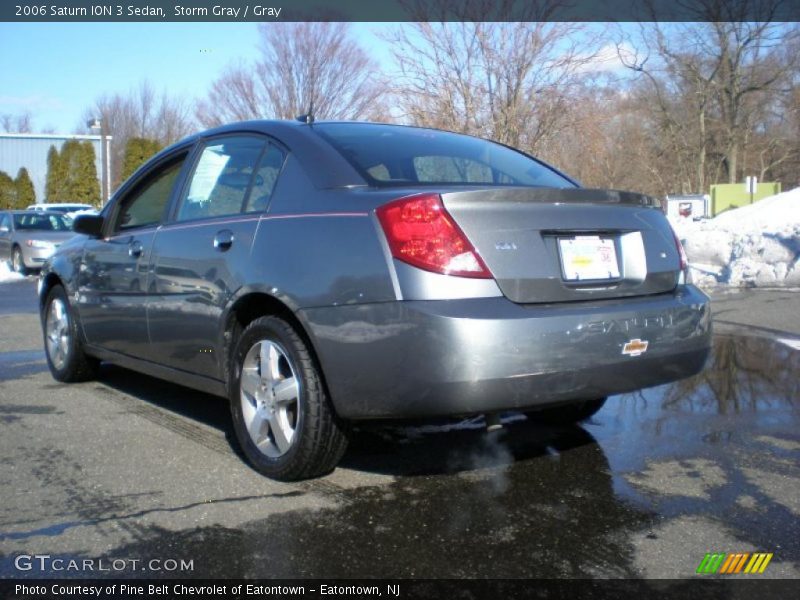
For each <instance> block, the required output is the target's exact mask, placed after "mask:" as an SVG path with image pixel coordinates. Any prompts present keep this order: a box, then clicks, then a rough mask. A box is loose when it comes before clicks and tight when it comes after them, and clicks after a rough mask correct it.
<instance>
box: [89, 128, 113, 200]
mask: <svg viewBox="0 0 800 600" xmlns="http://www.w3.org/2000/svg"><path fill="white" fill-rule="evenodd" d="M86 126H87V127H88V128H89V129H95V130H97V129H99V130H100V164H101V169H100V171H101V176H100V179H101V183H100V186H101V187H100V190H101V192H100V202H101V203H102V204H103V205H105V204H106V203H107V202H108V199H109V197H110V196H111V176H110V171H111V169H110V167H111V165H110V157H109V151H108V150H109V149H108V141H109V139H110V138H109V136H108V135H107V134H108V132H107V131H106V123H105V120H103V119H102V118H97V119H90V120H89V121H87V122H86Z"/></svg>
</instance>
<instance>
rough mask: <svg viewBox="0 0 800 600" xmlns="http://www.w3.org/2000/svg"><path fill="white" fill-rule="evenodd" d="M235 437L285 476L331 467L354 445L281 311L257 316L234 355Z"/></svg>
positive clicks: (273, 472)
mask: <svg viewBox="0 0 800 600" xmlns="http://www.w3.org/2000/svg"><path fill="white" fill-rule="evenodd" d="M231 360H232V364H231V370H230V373H231V382H230V389H229V396H230V405H231V416H232V418H233V427H234V431H235V432H236V438H237V440H238V442H239V445H240V447H241V448H242V451H243V452H244V454H245V456H246V457H247V459H248V461H249V462H250V464H252V465H253V467H254V468H255V469H256V470H257V471H258V472H260V473H261V474H263V475H266V476H267V477H270V478H272V479H278V480H281V481H295V480H298V479H307V478H310V477H317V476H319V475H324V474H326V473H328V472H330V471H332V470H333V469H334V468H335V467H336V465H337V463H338V462H339V460H340V459H341V457H342V455H343V454H344V451H345V449H346V447H347V438H346V435H345V431H344V427H343V425H342V424H341V423H340V422H339V420H338V418H337V417H336V415H335V413H334V410H333V406H332V405H331V402H330V399H329V398H328V395H327V393H326V391H325V386H324V384H323V382H322V377H321V374H320V372H319V369H318V368H317V366H316V364H315V361H314V359H313V358H312V356H311V354H310V352H309V350H308V347H307V346H306V344H305V342H304V341H303V340H302V338H301V337H300V336H299V335H298V334H297V332H296V331H295V330H294V328H293V327H292V326H291V325H290V324H289V323H287V322H286V321H284V320H283V319H281V318H279V317H261V318H259V319H256V320H254V321H253V322H252V323H250V325H248V326H247V328H246V329H245V330H244V331H243V332H242V333H241V335H240V336H239V339H238V342H237V343H236V347H235V350H234V353H233V356H232V357H231Z"/></svg>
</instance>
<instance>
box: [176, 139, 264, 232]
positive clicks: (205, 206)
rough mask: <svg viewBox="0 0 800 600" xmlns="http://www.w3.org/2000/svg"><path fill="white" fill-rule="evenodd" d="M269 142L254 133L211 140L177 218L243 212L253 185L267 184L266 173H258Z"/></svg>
mask: <svg viewBox="0 0 800 600" xmlns="http://www.w3.org/2000/svg"><path fill="white" fill-rule="evenodd" d="M266 144H267V142H266V140H265V139H263V138H259V137H255V136H238V137H228V138H225V139H222V140H213V141H211V142H209V143H208V145H207V146H206V147H205V148H203V152H202V154H201V155H200V158H199V159H198V161H197V165H196V166H195V169H194V173H193V174H192V177H191V180H190V183H189V189H188V191H187V192H186V194H185V196H184V197H183V199H182V201H181V204H180V208H179V210H178V215H177V217H176V220H178V221H189V220H193V219H205V218H209V217H223V216H226V215H235V214H239V213H241V212H244V211H245V200H246V198H247V191H248V189H250V186H251V185H253V186H257V187H259V188H262V187H263V186H264V185H266V184H267V181H266V177H265V176H264V175H262V174H261V173H260V172H259V173H255V170H256V165H257V164H258V159H259V157H260V156H261V154H262V152H263V151H264V148H265V146H266ZM259 171H260V169H259ZM267 176H268V174H267Z"/></svg>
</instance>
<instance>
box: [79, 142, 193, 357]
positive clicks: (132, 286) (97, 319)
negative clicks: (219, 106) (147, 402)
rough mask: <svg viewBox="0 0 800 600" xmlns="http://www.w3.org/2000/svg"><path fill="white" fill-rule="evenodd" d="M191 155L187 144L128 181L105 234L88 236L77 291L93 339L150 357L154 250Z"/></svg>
mask: <svg viewBox="0 0 800 600" xmlns="http://www.w3.org/2000/svg"><path fill="white" fill-rule="evenodd" d="M187 155H188V150H185V151H182V152H178V153H177V154H174V155H171V156H169V157H166V158H165V159H164V160H163V161H161V162H159V164H157V165H155V166H154V167H153V168H152V169H150V170H149V171H148V172H147V173H146V174H144V175H142V176H140V177H139V178H138V180H137V181H135V182H133V183H132V185H129V186H127V187H128V191H123V195H122V196H121V197H120V198H119V200H118V201H115V203H114V205H113V207H112V209H111V210H110V212H109V214H108V216H107V219H108V222H107V223H105V225H104V227H105V231H104V236H105V237H103V238H102V239H89V240H87V241H86V244H85V246H84V253H83V266H82V270H81V273H80V275H79V278H78V291H79V294H78V297H79V310H80V315H81V322H82V323H83V327H84V331H85V333H86V337H87V339H88V340H89V342H90V343H91V344H96V345H98V346H102V347H104V348H107V349H109V350H114V351H116V352H121V353H123V354H127V355H130V356H135V357H139V358H149V357H150V353H149V349H150V344H149V342H150V340H149V336H148V331H147V315H146V310H145V304H146V298H147V292H148V287H149V277H148V265H149V263H150V251H151V247H152V245H153V240H154V239H155V235H156V230H157V228H158V227H159V226H160V224H161V223H162V221H163V220H164V218H165V216H166V211H167V208H168V206H169V204H170V200H171V198H172V195H173V193H174V191H175V189H176V187H177V183H178V182H179V181H180V178H181V172H182V169H183V168H184V163H185V161H186V158H187Z"/></svg>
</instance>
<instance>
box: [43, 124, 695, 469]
mask: <svg viewBox="0 0 800 600" xmlns="http://www.w3.org/2000/svg"><path fill="white" fill-rule="evenodd" d="M74 226H75V230H76V231H77V232H79V233H82V234H84V235H81V236H77V237H76V238H75V239H73V240H72V241H70V242H67V243H66V244H64V245H63V246H62V247H61V248H60V249H59V250H58V251H57V252H56V254H55V255H54V256H53V257H52V258H51V259H50V260H49V261H48V262H47V264H46V266H45V268H44V269H43V271H42V278H41V286H40V299H41V315H42V323H43V326H44V333H45V335H44V342H45V349H46V354H47V360H48V364H49V366H50V370H51V372H52V374H53V376H54V377H55V378H56V379H58V380H60V381H80V380H85V379H87V378H90V377H92V376H93V375H94V374H95V372H96V369H97V366H98V363H99V361H100V360H106V361H111V362H114V363H117V364H119V365H122V366H125V367H128V368H131V369H135V370H138V371H141V372H144V373H148V374H150V375H154V376H156V377H162V378H165V379H170V380H172V381H175V382H178V383H180V384H183V385H187V386H190V387H194V388H197V389H200V390H204V391H207V392H211V393H214V394H217V395H219V396H222V397H226V398H227V399H228V401H229V403H230V410H231V415H232V418H233V425H234V430H235V432H236V437H237V439H238V442H239V444H240V446H241V448H242V449H243V452H244V455H245V456H246V457H247V458H248V460H249V461H250V462H251V463H252V465H253V466H254V467H255V468H256V469H258V470H259V471H260V472H262V473H264V474H265V475H268V476H270V477H274V478H277V479H287V480H288V479H299V478H304V477H312V476H316V475H319V474H322V473H325V472H327V471H330V470H331V469H333V468H334V467H335V465H336V464H337V462H338V461H339V459H340V458H341V456H342V454H343V453H344V450H345V447H346V444H347V439H348V431H349V424H350V423H353V422H356V421H360V420H368V419H373V420H374V419H396V418H411V417H416V418H420V417H442V416H445V417H449V416H466V415H475V414H484V415H486V421H487V423H488V424H489V425H490V427H497V426H499V425H500V419H499V415H500V414H501V413H502V412H503V411H508V410H517V411H522V412H526V413H528V414H530V415H531V417H532V418H535V419H541V420H544V421H550V422H552V421H556V422H561V423H571V422H577V421H581V420H583V419H587V418H589V417H590V416H591V415H592V414H594V413H595V412H597V411H598V410H599V409H600V408H601V407H602V406H603V402H604V401H605V398H606V397H607V396H609V395H611V394H618V393H622V392H627V391H631V390H636V389H640V388H643V387H648V386H653V385H658V384H662V383H666V382H670V381H674V380H676V379H680V378H682V377H688V376H690V375H692V374H695V373H697V372H698V371H700V370H701V369H702V368H703V365H704V363H705V360H706V357H707V356H708V352H709V347H710V339H711V338H710V336H711V322H710V307H709V305H708V298H707V297H706V296H705V295H704V294H703V292H701V291H700V290H699V289H697V288H696V287H695V286H693V285H691V283H690V281H689V274H688V267H687V264H686V257H685V255H684V254H683V250H682V248H681V245H680V242H679V241H678V240H677V238H676V237H675V236H674V234H673V232H672V230H671V229H670V226H669V223H668V222H667V220H666V218H665V216H664V214H663V213H662V212H661V210H660V205H659V202H658V201H657V200H655V199H653V198H649V197H646V196H642V195H640V194H635V193H627V192H618V191H608V190H590V189H582V188H581V187H580V186H579V185H578V184H577V183H576V182H575V181H574V180H573V179H571V178H570V177H568V176H567V175H565V174H563V173H560V172H559V171H558V170H556V169H554V168H552V167H550V166H548V165H546V164H544V163H542V162H540V161H538V160H536V159H534V158H533V157H531V156H528V155H526V154H524V153H522V152H518V151H516V150H513V149H511V148H508V147H506V146H502V145H499V144H495V143H492V142H489V141H486V140H481V139H477V138H473V137H470V136H465V135H459V134H455V133H449V132H445V131H438V130H433V129H421V128H415V127H401V126H394V125H383V124H371V123H308V122H306V121H305V120H304V121H303V122H302V123H299V122H269V121H254V122H248V123H237V124H233V125H229V126H226V127H221V128H218V129H214V130H211V131H207V132H204V133H201V134H198V135H196V136H193V137H190V138H187V139H186V140H183V141H181V142H179V143H177V144H175V145H174V146H172V147H170V148H167V149H165V150H164V151H162V152H161V153H159V154H158V155H157V156H155V157H154V158H153V159H152V160H150V161H149V162H148V163H147V164H146V165H144V166H143V167H142V168H141V169H140V170H139V171H138V172H137V173H135V174H134V175H133V176H132V177H131V179H130V180H129V181H127V182H126V183H125V184H123V186H122V187H121V188H120V189H119V191H118V192H117V193H116V194H115V195H114V197H113V198H112V199H111V201H110V202H109V203H108V204H107V205H106V207H105V208H104V210H103V212H102V214H101V215H96V216H81V217H78V218H77V219H76V221H75V225H74Z"/></svg>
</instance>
